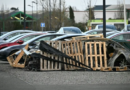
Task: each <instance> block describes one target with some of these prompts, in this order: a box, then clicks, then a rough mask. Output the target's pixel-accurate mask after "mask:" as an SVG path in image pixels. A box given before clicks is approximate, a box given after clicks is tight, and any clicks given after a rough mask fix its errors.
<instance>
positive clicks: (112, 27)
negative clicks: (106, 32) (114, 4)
mask: <svg viewBox="0 0 130 90" xmlns="http://www.w3.org/2000/svg"><path fill="white" fill-rule="evenodd" d="M98 29H103V26H98ZM106 29H113V30H116V28H115V27H114V26H106Z"/></svg>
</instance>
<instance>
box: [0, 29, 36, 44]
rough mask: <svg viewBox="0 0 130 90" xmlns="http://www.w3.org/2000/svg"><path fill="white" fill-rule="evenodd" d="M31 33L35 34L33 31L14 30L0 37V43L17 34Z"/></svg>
mask: <svg viewBox="0 0 130 90" xmlns="http://www.w3.org/2000/svg"><path fill="white" fill-rule="evenodd" d="M31 32H35V31H32V30H14V31H11V32H8V33H6V34H3V35H2V36H0V42H2V41H5V40H8V39H9V38H11V37H13V36H16V35H18V34H22V33H31Z"/></svg>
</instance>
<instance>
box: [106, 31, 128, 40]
mask: <svg viewBox="0 0 130 90" xmlns="http://www.w3.org/2000/svg"><path fill="white" fill-rule="evenodd" d="M106 38H109V39H117V40H127V41H130V31H126V32H119V33H115V34H112V35H110V36H108V37H106Z"/></svg>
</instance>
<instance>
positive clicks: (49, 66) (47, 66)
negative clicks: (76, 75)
mask: <svg viewBox="0 0 130 90" xmlns="http://www.w3.org/2000/svg"><path fill="white" fill-rule="evenodd" d="M47 43H48V44H49V45H51V46H52V47H54V48H56V49H58V50H61V43H60V42H57V41H52V42H50V41H47ZM41 55H44V56H47V57H50V58H52V59H56V60H59V61H61V58H59V57H58V56H55V55H51V54H49V53H47V52H41ZM40 70H43V71H45V70H61V63H58V62H54V61H49V60H43V59H40Z"/></svg>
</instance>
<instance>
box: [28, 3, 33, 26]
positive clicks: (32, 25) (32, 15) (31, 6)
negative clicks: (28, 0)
mask: <svg viewBox="0 0 130 90" xmlns="http://www.w3.org/2000/svg"><path fill="white" fill-rule="evenodd" d="M28 6H30V7H32V29H33V3H32V5H28Z"/></svg>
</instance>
